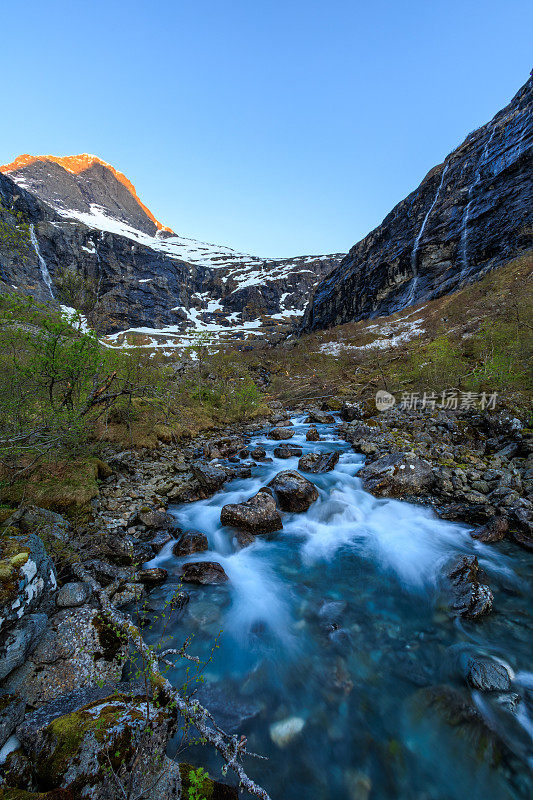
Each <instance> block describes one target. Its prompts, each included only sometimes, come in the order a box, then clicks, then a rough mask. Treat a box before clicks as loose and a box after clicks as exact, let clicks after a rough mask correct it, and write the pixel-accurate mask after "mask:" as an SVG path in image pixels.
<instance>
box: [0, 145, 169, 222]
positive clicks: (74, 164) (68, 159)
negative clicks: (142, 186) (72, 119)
mask: <svg viewBox="0 0 533 800" xmlns="http://www.w3.org/2000/svg"><path fill="white" fill-rule="evenodd" d="M47 163H48V164H57V165H59V166H60V167H62V168H63V169H64V170H66V172H69V173H70V174H71V175H73V176H76V177H80V178H83V177H84V174H85V173H88V172H89V171H90V170H94V168H95V167H101V168H103V169H104V170H107V171H108V172H109V173H111V175H112V176H113V177H114V178H115V179H116V180H117V181H118V182H119V183H120V184H121V185H122V186H123V187H124V188H125V189H126V190H127V192H128V193H129V195H131V199H132V200H133V201H134V203H135V204H137V205H138V206H140V208H141V209H142V212H144V214H145V215H146V217H148V219H149V220H150V222H152V223H153V225H155V227H156V230H157V231H166V232H168V233H173V231H172V229H171V228H168V227H166V226H165V225H163V224H162V223H161V222H160V221H159V220H158V219H156V217H155V216H154V215H153V214H152V212H151V211H150V209H149V208H148V207H147V206H145V205H144V203H143V202H142V201H141V199H140V198H139V196H138V195H137V191H136V189H135V186H134V185H133V183H132V182H131V181H130V180H129V178H127V177H126V175H124V173H123V172H120V171H119V170H117V169H115V167H113V166H112V164H109V163H108V162H107V161H104V160H103V159H101V158H99V157H98V156H95V155H92V154H90V153H79V154H78V155H72V156H53V155H41V156H33V155H30V154H29V153H24V154H22V155H20V156H17V158H15V160H14V161H12V162H11V163H10V164H3V165H2V166H0V172H3V173H5V174H10V177H12V178H13V179H14V180H15V182H18V183H21V185H23V183H22V181H24V179H25V178H31V173H32V170H33V168H34V167H35V166H36V165H38V166H40V165H41V164H42V165H43V166H46V164H47ZM20 179H22V181H21V180H20ZM31 188H32V189H35V187H33V186H32V187H31ZM43 199H46V198H43Z"/></svg>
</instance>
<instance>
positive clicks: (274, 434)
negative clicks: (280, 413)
mask: <svg viewBox="0 0 533 800" xmlns="http://www.w3.org/2000/svg"><path fill="white" fill-rule="evenodd" d="M293 436H294V430H293V428H272V430H271V431H270V433H269V434H268V438H269V439H276V440H280V439H291V438H292V437H293Z"/></svg>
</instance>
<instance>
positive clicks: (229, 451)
mask: <svg viewBox="0 0 533 800" xmlns="http://www.w3.org/2000/svg"><path fill="white" fill-rule="evenodd" d="M244 447H245V442H244V440H243V439H241V438H239V437H235V436H226V437H223V438H221V439H216V440H215V441H213V442H209V443H208V444H206V446H205V447H204V453H205V457H206V458H207V459H208V460H209V461H210V460H211V459H213V458H228V456H233V455H235V454H236V453H238V452H239V450H242V449H243V448H244Z"/></svg>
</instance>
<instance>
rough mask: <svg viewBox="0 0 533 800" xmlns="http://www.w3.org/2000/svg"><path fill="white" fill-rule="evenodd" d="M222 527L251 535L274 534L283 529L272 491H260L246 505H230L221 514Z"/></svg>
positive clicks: (264, 489)
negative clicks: (229, 526)
mask: <svg viewBox="0 0 533 800" xmlns="http://www.w3.org/2000/svg"><path fill="white" fill-rule="evenodd" d="M220 522H221V523H222V525H231V526H232V527H234V528H240V529H241V530H243V531H248V532H249V533H273V532H274V531H280V530H281V529H282V528H283V523H282V521H281V516H280V514H279V511H278V509H277V508H276V501H275V500H274V498H273V496H272V492H271V491H270V489H266V488H263V489H260V490H259V491H258V492H257V494H255V495H254V496H253V497H250V499H249V500H246V502H244V503H229V504H228V505H226V506H224V507H223V508H222V511H221V514H220Z"/></svg>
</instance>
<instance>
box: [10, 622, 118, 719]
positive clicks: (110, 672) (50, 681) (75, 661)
mask: <svg viewBox="0 0 533 800" xmlns="http://www.w3.org/2000/svg"><path fill="white" fill-rule="evenodd" d="M126 652H127V644H126V641H125V639H124V637H123V636H121V635H119V634H118V633H117V632H116V630H115V629H114V627H113V626H112V625H111V624H110V623H109V622H108V621H107V619H106V617H105V616H104V615H103V614H102V613H100V612H98V611H97V610H96V609H94V608H90V607H89V606H81V607H80V608H66V609H63V610H62V611H59V612H58V613H56V614H55V615H54V616H53V617H52V618H51V619H50V620H49V625H48V628H47V629H46V631H45V632H44V634H43V635H42V637H41V639H40V641H39V643H38V644H37V646H36V647H35V649H34V650H33V652H32V653H31V655H29V657H27V658H26V660H25V662H24V663H23V664H22V665H21V666H19V667H18V668H17V669H15V670H14V671H13V672H11V673H10V675H9V676H8V677H7V678H6V681H5V684H4V688H5V690H6V691H8V692H11V693H16V694H18V695H19V696H20V697H22V698H24V699H25V700H26V702H27V703H29V704H31V705H33V706H35V707H37V706H40V705H43V704H44V703H47V702H49V701H50V700H53V699H54V698H56V697H58V696H59V695H62V694H67V693H68V692H71V691H74V690H75V689H80V688H83V687H86V686H91V685H94V684H96V683H98V682H102V681H104V682H105V683H114V682H116V681H117V680H119V678H120V676H121V674H122V668H123V665H124V658H125V656H126Z"/></svg>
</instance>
